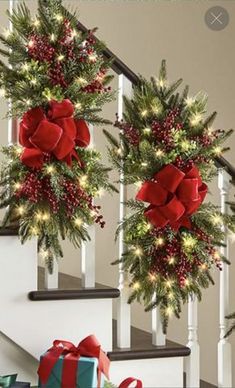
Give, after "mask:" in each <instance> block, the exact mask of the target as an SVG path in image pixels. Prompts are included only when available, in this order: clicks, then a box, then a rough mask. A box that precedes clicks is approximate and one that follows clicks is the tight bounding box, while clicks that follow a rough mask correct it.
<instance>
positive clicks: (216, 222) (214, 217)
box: [211, 214, 223, 225]
mask: <svg viewBox="0 0 235 388" xmlns="http://www.w3.org/2000/svg"><path fill="white" fill-rule="evenodd" d="M211 220H212V223H213V224H214V225H222V224H223V218H222V217H221V216H220V215H219V214H214V215H212V216H211Z"/></svg>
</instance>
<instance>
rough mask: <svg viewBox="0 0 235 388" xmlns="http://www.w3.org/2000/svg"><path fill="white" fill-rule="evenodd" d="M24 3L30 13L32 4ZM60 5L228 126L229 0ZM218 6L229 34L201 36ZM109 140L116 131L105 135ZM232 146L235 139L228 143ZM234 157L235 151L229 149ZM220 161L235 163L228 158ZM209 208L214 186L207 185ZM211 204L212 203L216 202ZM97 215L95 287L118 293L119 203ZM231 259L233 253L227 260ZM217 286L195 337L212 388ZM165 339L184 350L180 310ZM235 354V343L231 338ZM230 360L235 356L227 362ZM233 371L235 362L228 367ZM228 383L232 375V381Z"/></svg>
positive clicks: (69, 266) (233, 96)
mask: <svg viewBox="0 0 235 388" xmlns="http://www.w3.org/2000/svg"><path fill="white" fill-rule="evenodd" d="M26 3H27V4H28V5H29V6H30V7H31V8H32V9H33V8H35V5H36V0H28V1H26ZM65 3H66V4H70V5H73V6H77V7H79V11H80V20H81V22H82V23H83V24H85V25H86V26H87V27H90V28H91V27H94V26H98V27H99V31H98V34H97V35H98V36H99V37H100V38H101V39H103V40H104V41H105V42H106V43H107V45H108V46H109V48H110V49H111V50H112V51H113V52H114V53H116V54H117V55H118V56H119V57H120V58H121V59H122V60H123V61H124V62H125V63H126V64H127V65H128V66H129V67H130V68H131V69H133V70H134V71H135V72H137V73H141V74H143V75H145V76H146V77H149V76H150V75H154V74H156V72H157V70H158V68H159V64H160V60H161V59H162V58H165V59H166V60H167V62H168V71H169V76H170V78H171V79H172V80H174V79H176V78H178V77H181V76H182V77H183V78H184V80H185V83H188V84H189V85H190V86H191V92H192V93H195V92H197V91H198V90H205V91H207V93H208V94H209V108H210V109H213V110H218V112H219V116H218V119H217V122H216V126H217V127H218V128H230V127H233V126H234V118H235V117H234V106H235V85H234V81H235V80H234V68H235V53H234V41H233V40H234V39H233V38H234V36H235V23H234V18H235V2H234V1H231V0H223V2H222V1H220V2H218V1H211V0H208V1H207V0H201V1H200V0H199V1H184V0H182V1H167V0H158V1H151V0H147V1H137V0H132V1H131V0H130V1H124V0H116V1H115V0H114V1H111V0H106V1H105V0H104V1H101V0H83V1H76V0H67V1H66V2H65ZM221 3H222V5H223V6H224V7H225V8H227V10H228V11H229V14H230V24H229V26H228V27H227V28H226V29H225V30H223V31H220V32H214V31H211V30H209V29H208V27H207V26H206V25H205V23H204V14H205V12H206V10H207V9H208V8H209V7H210V6H212V5H221ZM6 6H7V2H6V1H1V2H0V7H1V13H0V15H1V16H0V21H1V22H2V24H3V23H5V19H4V17H3V15H2V10H3V8H4V7H6ZM104 112H105V113H106V116H107V117H108V118H110V119H112V120H113V119H114V114H115V112H116V106H115V104H110V106H109V107H106V108H105V110H104ZM110 130H111V131H112V132H113V133H115V132H116V130H115V129H113V128H110ZM5 133H6V130H5V123H4V122H3V124H2V131H1V133H0V139H1V143H4V142H5V140H6V136H5ZM95 138H96V145H97V148H99V149H100V150H102V151H104V150H105V141H104V137H103V135H102V132H101V129H100V128H97V130H96V135H95ZM229 143H230V145H231V146H232V147H234V146H235V136H233V138H232V139H231V140H230V141H229ZM233 149H234V148H233ZM226 157H227V158H228V159H229V160H230V161H231V162H233V163H235V154H234V152H232V151H231V152H230V153H229V154H227V155H226ZM212 186H213V187H212V191H213V194H214V196H213V198H214V201H215V200H218V195H216V184H215V183H214V185H212ZM216 198H217V199H216ZM101 204H102V208H103V214H104V216H105V219H106V221H107V225H106V228H105V230H104V231H100V230H97V251H96V253H97V270H96V275H97V281H99V282H101V283H105V284H109V285H111V286H115V285H117V268H116V267H112V266H111V265H110V262H111V261H112V260H113V259H116V258H117V246H116V245H115V243H114V240H113V236H114V231H115V228H116V225H117V220H118V197H117V195H116V194H115V195H114V196H113V197H110V196H105V197H104V198H103V199H102V200H101ZM232 253H233V252H232ZM78 257H79V253H78V252H76V251H75V250H74V249H72V248H71V246H70V245H69V244H68V243H66V245H65V259H64V260H63V262H62V264H61V270H62V271H64V272H67V273H71V274H76V275H79V260H78ZM214 277H215V279H216V286H214V287H211V288H210V289H209V290H208V291H205V292H204V299H203V302H202V303H201V304H200V308H199V319H200V329H199V337H200V342H201V349H202V364H201V366H202V378H203V379H204V380H207V381H210V382H212V383H215V384H216V376H217V374H216V345H217V340H218V272H215V276H214ZM234 278H235V266H233V267H232V268H231V283H233V282H232V279H234ZM234 291H235V288H234V285H233V284H232V286H231V310H234V309H235V300H234V297H233V295H234ZM132 315H133V322H134V323H135V325H136V326H138V327H140V328H144V329H147V330H150V314H146V313H144V312H143V308H142V307H141V306H139V305H134V306H133V308H132ZM169 338H170V339H173V340H175V341H179V342H181V343H186V342H187V330H186V310H185V309H184V312H183V313H182V318H181V320H180V321H177V320H175V319H173V320H172V322H171V324H170V327H169ZM231 342H232V343H233V349H234V351H235V335H234V336H233V337H231ZM234 360H235V356H234ZM233 365H234V370H235V362H234V364H233ZM234 383H235V374H234Z"/></svg>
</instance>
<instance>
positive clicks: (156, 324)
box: [152, 298, 166, 346]
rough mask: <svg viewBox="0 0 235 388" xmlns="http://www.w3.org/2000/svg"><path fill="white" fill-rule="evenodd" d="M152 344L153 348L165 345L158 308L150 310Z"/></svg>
mask: <svg viewBox="0 0 235 388" xmlns="http://www.w3.org/2000/svg"><path fill="white" fill-rule="evenodd" d="M154 299H155V298H154ZM152 344H153V345H155V346H165V345H166V335H165V334H164V333H163V329H162V322H161V315H160V311H159V307H156V308H155V309H153V310H152Z"/></svg>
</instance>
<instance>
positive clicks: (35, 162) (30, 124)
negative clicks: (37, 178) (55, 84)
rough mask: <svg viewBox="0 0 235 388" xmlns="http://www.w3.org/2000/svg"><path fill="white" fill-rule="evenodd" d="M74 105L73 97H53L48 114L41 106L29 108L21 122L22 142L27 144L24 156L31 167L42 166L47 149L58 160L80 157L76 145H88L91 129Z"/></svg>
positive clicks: (25, 161) (70, 161)
mask: <svg viewBox="0 0 235 388" xmlns="http://www.w3.org/2000/svg"><path fill="white" fill-rule="evenodd" d="M73 114H74V106H73V104H72V103H71V101H70V100H68V99H66V100H63V101H62V102H57V101H51V102H50V103H49V110H48V112H47V114H45V113H44V110H43V109H42V108H41V107H37V108H32V109H30V110H29V111H28V112H26V113H25V114H24V116H23V119H22V121H21V122H20V131H19V142H20V144H21V145H22V146H23V147H25V149H24V151H23V153H22V155H21V160H22V162H23V163H24V164H25V165H26V166H28V167H35V168H36V167H38V168H40V167H42V165H43V156H44V154H45V153H48V154H52V155H54V156H55V157H56V158H57V159H58V160H63V161H65V162H66V163H67V164H68V165H71V163H72V157H74V158H76V159H77V160H78V161H79V158H78V156H77V153H76V152H75V150H74V147H75V145H78V146H79V147H87V146H88V144H89V142H90V132H89V129H88V126H87V124H86V122H85V121H84V120H75V119H74V118H73Z"/></svg>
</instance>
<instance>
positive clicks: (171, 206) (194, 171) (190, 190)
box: [136, 164, 207, 230]
mask: <svg viewBox="0 0 235 388" xmlns="http://www.w3.org/2000/svg"><path fill="white" fill-rule="evenodd" d="M206 193H207V185H206V184H205V183H203V182H202V180H201V177H200V172H199V170H198V168H197V167H196V166H195V165H193V166H192V168H191V169H190V170H189V171H188V172H186V173H184V172H183V171H181V170H179V169H178V168H177V167H175V166H174V165H173V164H168V165H167V166H165V167H163V168H162V170H160V171H159V172H158V173H156V174H155V175H154V181H146V182H144V183H143V185H142V187H141V189H140V190H139V192H138V193H137V195H136V199H138V200H140V201H144V202H149V203H150V206H149V207H148V208H147V209H146V210H145V216H146V217H147V219H148V220H149V221H150V222H151V224H153V225H154V226H156V227H159V228H162V227H164V226H166V225H167V224H169V225H170V226H171V227H172V228H173V229H175V230H178V229H179V227H181V226H184V227H187V228H190V227H191V223H190V220H189V218H188V217H189V216H190V215H192V214H193V213H195V211H196V210H197V209H198V208H199V206H200V205H201V203H202V202H203V200H204V198H205V196H206Z"/></svg>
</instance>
